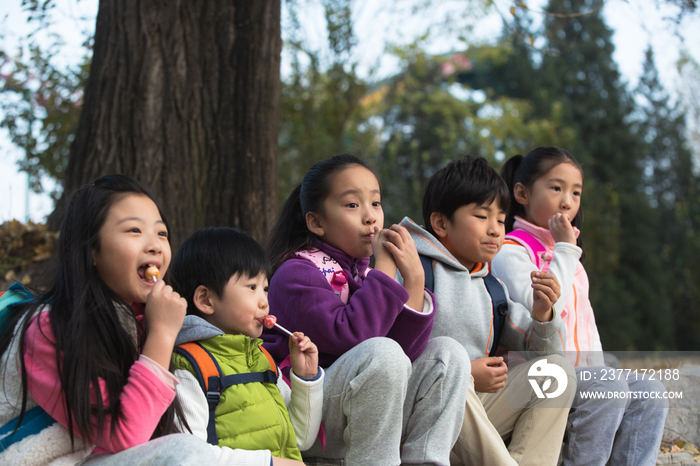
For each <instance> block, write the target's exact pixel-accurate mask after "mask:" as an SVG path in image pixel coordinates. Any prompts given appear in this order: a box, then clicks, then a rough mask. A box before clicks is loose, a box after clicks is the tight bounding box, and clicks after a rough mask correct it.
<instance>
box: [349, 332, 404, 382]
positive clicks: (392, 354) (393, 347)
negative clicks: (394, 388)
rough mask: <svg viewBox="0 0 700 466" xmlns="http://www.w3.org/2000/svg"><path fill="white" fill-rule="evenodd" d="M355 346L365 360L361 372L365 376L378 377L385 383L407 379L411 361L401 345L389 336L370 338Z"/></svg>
mask: <svg viewBox="0 0 700 466" xmlns="http://www.w3.org/2000/svg"><path fill="white" fill-rule="evenodd" d="M356 348H358V349H361V354H362V356H361V357H362V358H363V359H364V361H365V364H363V367H362V372H363V373H364V374H365V375H366V376H376V377H380V378H382V379H383V380H385V381H386V382H387V383H395V382H399V381H403V383H405V381H406V380H408V376H409V375H410V374H411V361H410V359H409V358H408V356H406V353H404V351H403V349H402V348H401V346H400V345H399V344H398V343H397V342H395V341H394V340H392V339H391V338H384V337H377V338H370V339H369V340H365V341H363V342H362V343H360V344H359V345H357V346H356Z"/></svg>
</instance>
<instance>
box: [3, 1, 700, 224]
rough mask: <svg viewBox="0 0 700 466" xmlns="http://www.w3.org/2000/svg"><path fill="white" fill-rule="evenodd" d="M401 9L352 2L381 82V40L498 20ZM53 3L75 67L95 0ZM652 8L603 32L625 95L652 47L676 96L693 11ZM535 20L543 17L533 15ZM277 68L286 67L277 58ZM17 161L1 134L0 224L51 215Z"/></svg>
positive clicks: (439, 5) (10, 6) (437, 5)
mask: <svg viewBox="0 0 700 466" xmlns="http://www.w3.org/2000/svg"><path fill="white" fill-rule="evenodd" d="M284 3H285V2H284V1H283V4H284ZM297 3H298V4H300V5H301V6H302V7H303V8H301V10H302V11H303V17H302V18H301V21H302V25H303V27H304V31H305V32H304V33H305V39H306V40H307V41H308V42H309V43H310V44H312V46H321V45H322V44H324V42H325V35H326V31H325V23H324V20H323V11H322V8H321V7H320V5H319V3H318V2H317V1H314V0H297ZM408 3H409V2H401V1H396V2H376V1H371V0H358V1H356V2H355V4H354V5H355V8H354V12H353V13H354V18H355V33H356V35H357V37H358V45H357V47H356V51H355V56H356V58H358V59H359V60H360V61H361V62H362V63H363V64H364V65H365V69H366V70H368V69H370V68H372V67H375V68H376V71H375V73H376V74H375V76H388V75H391V74H393V73H394V72H395V71H396V69H397V68H396V67H397V63H396V62H395V61H394V60H392V59H391V58H388V57H387V55H386V54H385V53H384V44H385V43H386V41H391V42H393V43H408V42H411V41H412V40H413V39H414V38H415V37H416V36H417V35H419V34H422V33H423V32H424V30H425V28H426V27H428V26H429V25H430V24H435V23H438V22H441V21H445V23H444V26H441V27H439V28H433V30H434V31H435V30H437V31H448V30H449V25H453V26H460V27H461V26H463V25H465V24H471V27H472V31H471V33H469V34H465V35H467V36H468V37H469V39H470V40H472V41H475V40H480V41H483V42H493V41H494V40H495V39H496V38H497V36H498V35H499V34H500V32H501V25H502V19H501V16H499V14H498V12H493V13H491V14H489V15H488V16H486V17H479V16H480V15H478V14H477V13H473V16H474V17H478V19H474V18H471V19H470V18H464V17H463V12H464V10H465V8H464V5H465V4H467V5H468V4H469V3H468V2H466V1H465V0H442V1H434V2H432V3H433V4H434V5H433V6H431V8H429V9H428V10H424V11H421V12H420V13H419V14H418V15H411V9H410V7H408V6H406V5H408ZM416 3H421V2H416ZM494 3H495V5H496V7H497V9H498V10H497V11H500V13H501V14H502V15H504V16H507V15H508V14H509V13H508V10H509V8H510V6H511V5H512V4H513V2H511V1H508V0H496V1H495V2H494ZM526 3H527V4H528V6H529V7H530V9H531V10H533V11H537V10H538V9H540V10H541V8H542V7H543V6H544V5H546V1H545V0H531V1H528V2H526ZM55 4H56V7H55V9H54V11H53V13H52V17H53V18H54V21H55V24H54V25H53V27H52V30H51V31H43V32H42V33H46V32H56V33H58V34H59V35H60V36H61V37H62V38H63V40H64V41H65V42H66V46H65V47H63V48H62V53H63V56H62V57H61V59H62V60H65V63H71V64H72V63H77V62H78V61H79V59H80V57H81V54H82V47H81V43H82V42H83V40H84V37H85V35H84V34H85V33H88V32H92V31H93V30H94V18H95V15H96V12H97V0H80V1H76V0H55ZM387 4H392V5H393V6H387ZM657 4H658V2H657V0H629V1H626V0H608V1H607V2H606V5H605V7H604V9H603V14H604V17H605V20H606V22H607V24H608V26H609V27H610V28H612V29H613V30H614V31H615V33H614V36H613V41H614V43H615V54H614V59H615V61H616V62H617V64H618V66H619V70H620V72H621V74H622V76H623V79H624V80H625V81H626V82H627V83H628V90H632V89H634V87H635V86H636V85H637V81H638V79H639V76H640V74H641V72H642V65H643V62H644V51H645V50H646V47H647V45H648V44H649V43H651V44H652V46H653V48H654V53H655V59H656V66H657V68H658V70H659V74H660V76H661V79H662V81H663V84H664V85H665V86H666V88H667V89H668V91H669V92H670V93H671V94H672V95H673V96H676V95H677V90H678V89H681V88H682V86H683V83H682V81H681V79H680V76H679V74H678V71H677V69H676V61H677V60H678V58H679V51H680V49H681V48H685V49H686V50H688V51H689V52H690V53H691V54H692V55H693V57H694V58H695V60H696V61H698V62H700V15H698V14H697V13H696V14H695V15H694V16H693V17H689V18H686V19H685V20H684V21H683V22H682V23H681V24H680V25H678V26H674V24H673V22H672V21H670V20H668V19H665V18H667V17H669V16H673V15H674V14H675V13H676V12H677V10H675V9H673V8H670V7H658V5H657ZM20 5H21V0H3V1H2V2H0V36H2V37H1V38H0V46H1V47H2V48H3V49H4V50H6V51H8V52H10V53H14V52H15V51H16V50H17V47H18V44H19V43H20V41H21V38H22V37H24V36H26V35H27V34H28V33H29V32H30V30H31V28H30V27H29V26H28V25H27V22H26V15H25V14H24V13H23V12H22V9H21V6H20ZM469 11H470V12H473V11H474V10H473V9H471V10H469ZM537 17H542V15H537V14H535V18H537ZM452 32H453V31H450V33H445V34H442V35H441V34H439V33H437V34H433V35H432V36H431V38H430V39H429V41H428V44H429V45H428V47H429V51H430V52H432V53H444V52H448V51H453V50H462V49H464V44H463V43H461V42H459V41H457V40H456V39H454V37H456V33H452ZM536 45H537V44H536ZM282 69H283V71H284V69H285V62H284V58H283V64H282ZM20 157H22V152H21V150H19V149H18V148H16V147H14V146H13V145H12V143H11V142H10V141H9V138H8V135H7V132H6V131H5V130H4V129H0V223H1V222H3V221H6V220H9V219H12V218H16V219H18V220H21V221H25V219H26V218H27V216H28V217H29V218H30V219H31V220H33V221H43V220H44V219H45V217H46V215H48V214H49V213H50V212H51V210H52V203H51V201H50V199H49V198H48V196H46V195H37V194H34V193H29V195H27V178H26V175H25V174H23V173H20V172H18V171H17V166H16V160H17V159H18V158H20ZM45 187H46V188H48V189H51V187H52V186H51V184H50V183H47V184H46V185H45ZM27 200H28V204H27V202H26V201H27Z"/></svg>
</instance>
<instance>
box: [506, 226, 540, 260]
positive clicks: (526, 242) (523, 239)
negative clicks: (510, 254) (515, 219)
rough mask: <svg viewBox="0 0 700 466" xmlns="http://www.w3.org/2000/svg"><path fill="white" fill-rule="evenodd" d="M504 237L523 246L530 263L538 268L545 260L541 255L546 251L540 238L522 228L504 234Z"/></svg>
mask: <svg viewBox="0 0 700 466" xmlns="http://www.w3.org/2000/svg"><path fill="white" fill-rule="evenodd" d="M505 239H506V240H510V241H513V242H515V243H517V244H519V245H521V246H523V247H524V248H525V249H526V250H527V253H528V255H529V256H530V260H531V261H532V263H533V264H535V266H536V267H537V268H538V269H539V268H541V267H542V264H543V262H545V260H544V259H543V255H544V254H545V253H546V252H547V248H546V247H545V245H544V244H542V242H541V241H540V240H538V239H537V238H535V237H534V236H532V235H531V234H530V233H528V232H526V231H523V230H513V231H511V232H510V233H508V234H507V235H506V236H505ZM549 260H551V259H549Z"/></svg>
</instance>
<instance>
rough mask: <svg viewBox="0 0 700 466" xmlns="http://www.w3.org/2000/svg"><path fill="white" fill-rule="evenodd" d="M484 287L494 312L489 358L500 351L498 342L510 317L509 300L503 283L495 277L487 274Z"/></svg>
mask: <svg viewBox="0 0 700 466" xmlns="http://www.w3.org/2000/svg"><path fill="white" fill-rule="evenodd" d="M484 285H486V289H487V290H488V292H489V295H491V309H492V311H493V344H492V345H491V351H489V356H494V355H495V354H496V350H498V342H499V340H500V339H501V333H502V332H503V327H504V326H505V323H506V318H507V317H508V298H507V297H506V293H505V291H503V286H501V282H499V281H498V279H497V278H496V277H494V276H493V275H491V274H490V273H489V274H486V275H485V276H484Z"/></svg>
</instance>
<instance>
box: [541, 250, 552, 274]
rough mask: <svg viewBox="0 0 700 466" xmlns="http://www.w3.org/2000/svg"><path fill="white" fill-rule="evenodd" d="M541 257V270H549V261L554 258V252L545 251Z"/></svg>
mask: <svg viewBox="0 0 700 466" xmlns="http://www.w3.org/2000/svg"><path fill="white" fill-rule="evenodd" d="M542 259H543V260H544V265H543V266H542V272H549V263H550V262H552V259H554V254H552V253H551V252H549V251H547V252H545V253H544V254H542Z"/></svg>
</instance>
